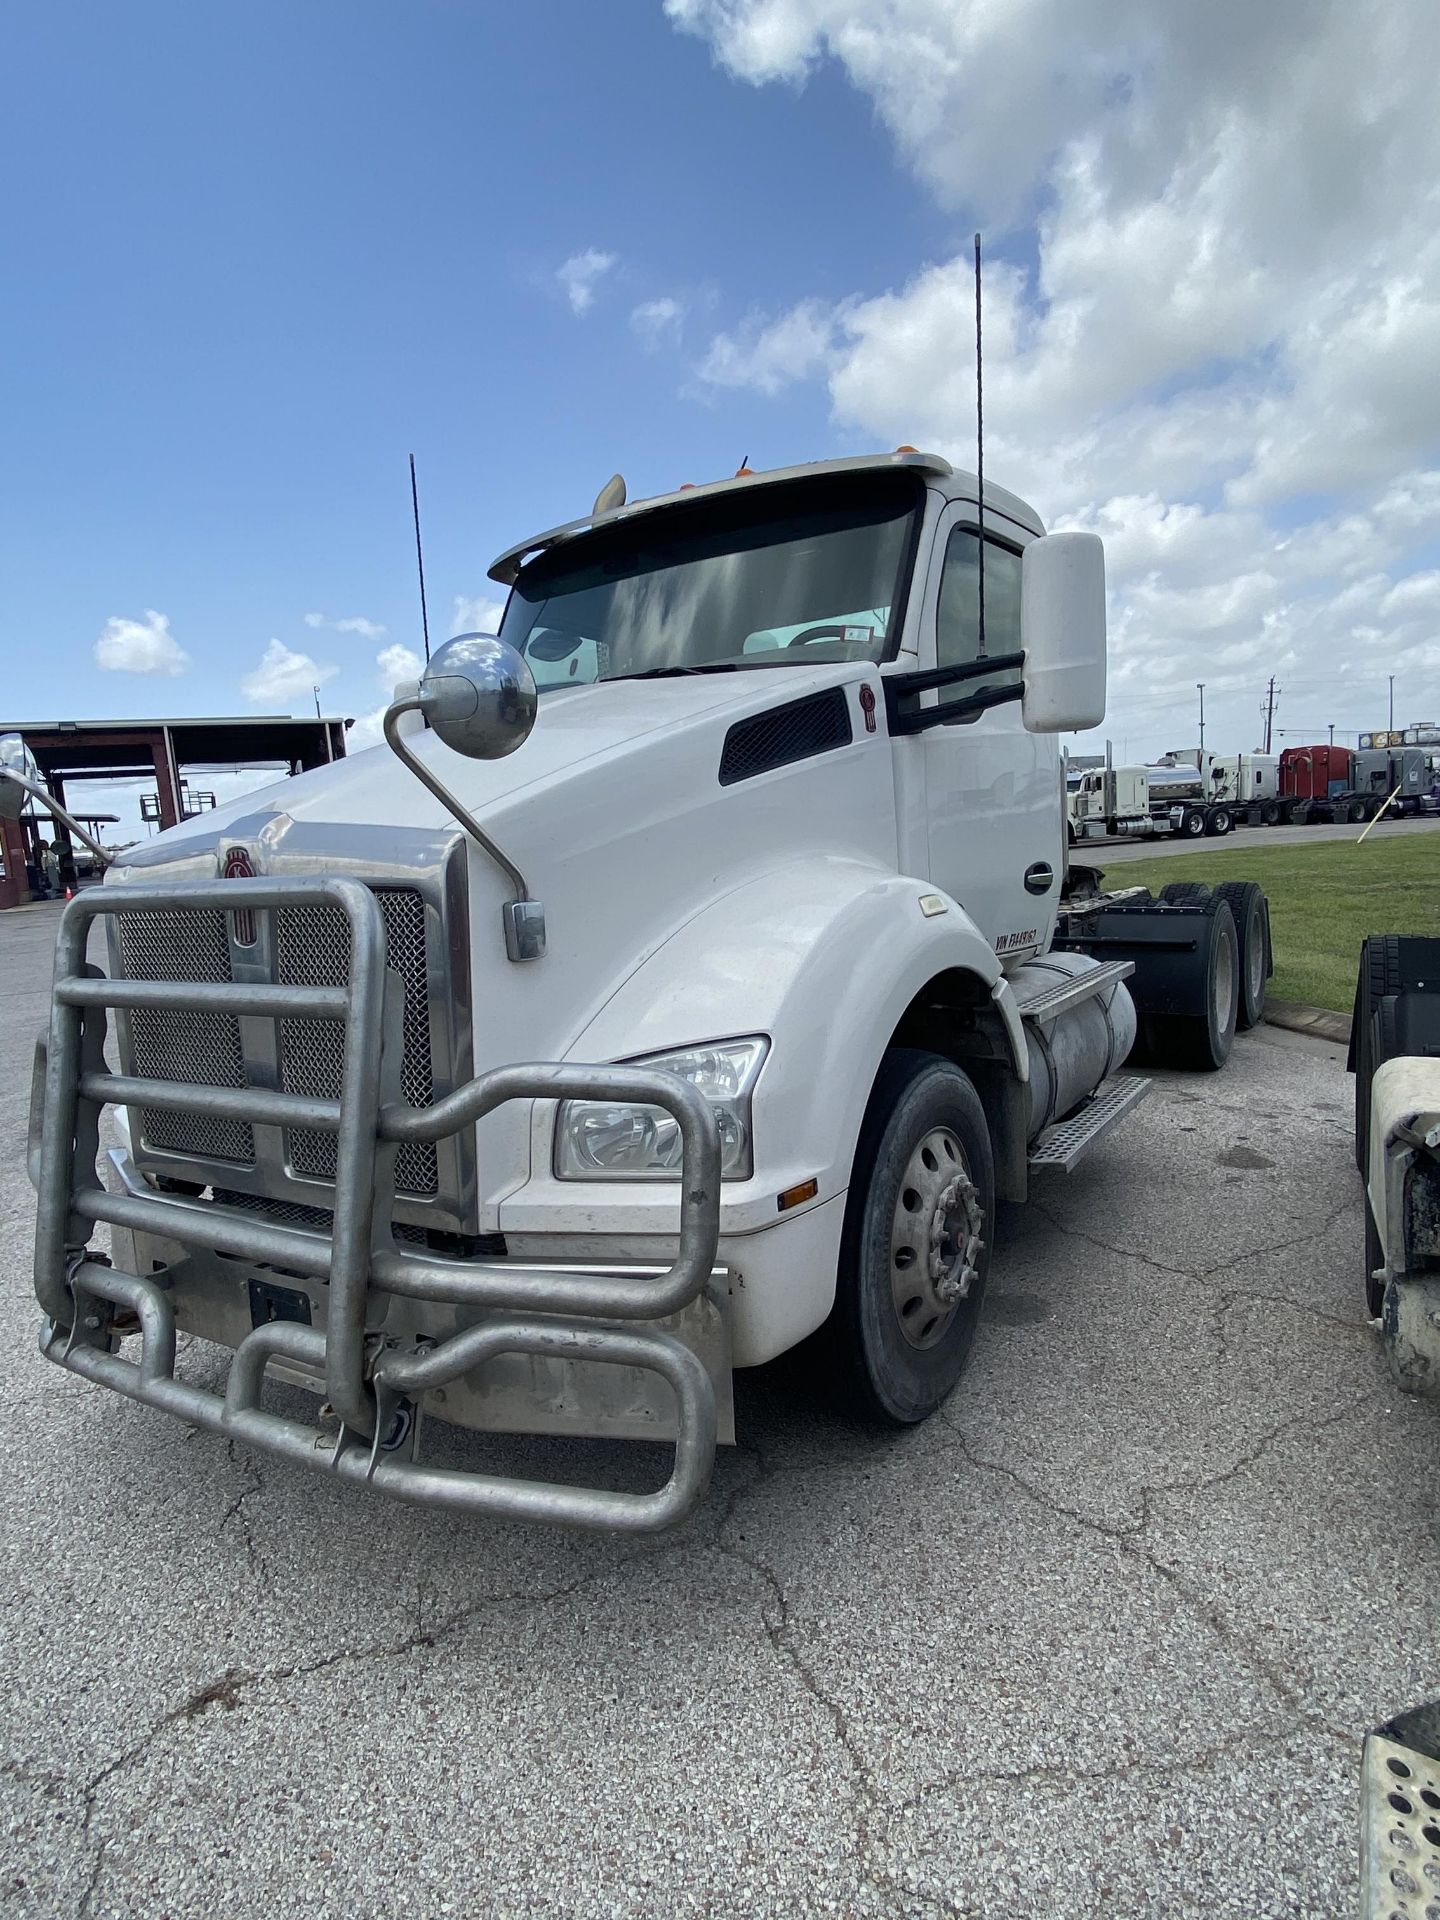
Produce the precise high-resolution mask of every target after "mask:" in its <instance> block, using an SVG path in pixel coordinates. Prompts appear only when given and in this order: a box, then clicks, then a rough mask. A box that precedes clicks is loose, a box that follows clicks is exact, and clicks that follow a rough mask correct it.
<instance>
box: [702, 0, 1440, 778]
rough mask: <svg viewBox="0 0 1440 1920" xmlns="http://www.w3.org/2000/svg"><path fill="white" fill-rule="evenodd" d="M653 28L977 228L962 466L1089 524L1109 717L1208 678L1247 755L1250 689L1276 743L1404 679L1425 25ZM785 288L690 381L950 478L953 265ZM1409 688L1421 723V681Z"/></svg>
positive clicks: (850, 4)
mask: <svg viewBox="0 0 1440 1920" xmlns="http://www.w3.org/2000/svg"><path fill="white" fill-rule="evenodd" d="M666 11H667V13H668V15H669V16H670V18H671V19H672V21H674V22H675V24H677V25H678V26H680V27H682V28H684V29H686V30H688V31H691V32H694V33H698V34H701V35H703V36H704V37H705V38H706V39H707V40H708V41H709V43H710V45H711V47H712V49H713V51H714V54H715V57H716V59H717V60H718V61H719V63H720V64H721V65H722V66H724V67H725V68H726V69H727V70H728V71H729V72H730V73H732V74H733V75H734V76H735V77H736V78H737V80H740V81H743V82H747V83H750V84H754V85H763V84H767V83H776V82H778V83H782V84H786V85H789V86H792V87H796V88H799V87H803V86H804V84H805V82H806V79H807V77H808V76H809V75H810V73H811V72H813V71H814V69H815V68H816V67H817V66H818V65H819V63H821V62H822V61H827V60H830V61H834V62H836V63H838V64H839V66H840V67H841V68H842V69H843V71H844V73H845V75H846V76H847V78H848V79H849V81H850V82H851V84H852V85H853V86H854V87H855V88H857V89H858V90H859V91H860V92H861V93H862V94H863V95H865V96H867V97H868V98H869V99H870V101H871V102H872V103H873V106H874V109H875V111H876V113H877V116H878V118H879V120H880V122H881V123H882V125H883V126H884V127H885V128H886V129H887V130H888V132H889V133H890V135H891V137H892V138H893V140H894V141H895V144H896V147H897V149H898V151H899V153H900V155H901V156H902V158H903V159H904V160H905V161H906V162H907V163H908V164H909V165H910V166H911V167H912V168H913V170H914V171H915V173H916V174H917V176H918V177H919V179H920V180H921V182H922V183H923V184H924V186H925V187H926V188H927V189H928V190H929V191H930V192H931V193H932V194H933V195H934V196H935V198H936V199H937V200H939V201H940V202H941V204H942V205H944V206H946V207H950V208H955V209H957V210H958V209H963V210H964V212H965V214H966V215H967V221H966V224H967V225H969V224H972V223H973V224H977V225H982V226H988V227H989V228H990V229H991V230H992V231H994V232H997V233H998V234H999V235H1000V236H1001V237H1000V241H999V244H998V245H995V246H993V247H992V248H991V249H990V250H989V258H988V264H987V271H986V283H985V296H986V359H985V369H986V382H985V386H986V393H985V399H986V405H985V415H986V428H987V444H986V471H987V474H990V475H993V476H994V477H995V478H996V479H997V480H998V481H1001V482H1002V483H1003V484H1005V485H1007V486H1011V487H1014V488H1015V489H1016V490H1017V491H1019V492H1021V493H1023V494H1025V495H1026V496H1027V497H1028V498H1030V499H1033V500H1034V501H1035V503H1036V504H1037V506H1039V508H1040V509H1041V511H1042V512H1043V513H1044V514H1045V515H1046V517H1047V519H1048V520H1049V521H1050V523H1051V524H1072V525H1085V526H1093V527H1095V528H1096V529H1097V530H1098V531H1100V532H1102V533H1103V534H1104V535H1105V538H1106V541H1107V547H1108V552H1109V563H1110V578H1111V583H1112V638H1113V649H1112V663H1113V670H1114V671H1113V684H1114V688H1115V697H1114V699H1113V700H1112V715H1113V716H1114V717H1115V718H1116V719H1117V720H1118V721H1119V722H1120V723H1121V724H1123V723H1125V722H1127V721H1129V720H1132V719H1133V720H1135V722H1136V724H1137V725H1138V724H1140V717H1141V716H1147V715H1148V716H1149V719H1148V720H1146V721H1145V724H1150V722H1151V721H1153V724H1154V725H1155V726H1156V727H1157V728H1159V727H1160V726H1161V725H1162V724H1163V725H1164V727H1165V730H1166V732H1167V733H1171V732H1175V731H1176V730H1177V728H1178V727H1179V726H1180V724H1181V721H1182V718H1184V719H1185V723H1186V724H1188V715H1189V711H1190V708H1189V703H1190V702H1191V701H1193V699H1194V685H1193V683H1194V682H1195V681H1196V680H1199V679H1204V680H1206V683H1207V714H1206V719H1207V727H1206V731H1207V737H1209V734H1210V731H1211V725H1212V713H1211V699H1212V694H1211V687H1212V685H1213V686H1215V688H1216V694H1217V696H1218V698H1219V699H1220V700H1221V701H1222V703H1223V702H1224V701H1225V700H1229V701H1230V702H1231V703H1232V704H1231V706H1230V707H1229V708H1228V709H1226V708H1225V707H1224V706H1223V704H1222V707H1221V710H1220V713H1219V715H1218V718H1217V720H1216V722H1215V724H1218V725H1220V726H1221V727H1222V728H1226V727H1229V728H1232V729H1233V730H1234V732H1235V738H1236V741H1237V742H1238V741H1240V740H1242V739H1244V740H1245V743H1246V744H1248V743H1249V742H1248V739H1247V738H1246V736H1248V735H1249V734H1250V733H1251V732H1252V731H1253V726H1252V724H1251V723H1252V719H1253V706H1254V703H1255V701H1256V700H1258V697H1259V691H1260V688H1261V687H1262V686H1263V684H1264V681H1265V680H1266V679H1267V678H1268V676H1269V674H1270V672H1272V671H1274V672H1276V673H1277V675H1279V674H1283V675H1284V676H1285V679H1286V687H1287V692H1286V696H1285V705H1286V706H1287V707H1288V709H1289V711H1290V713H1291V714H1293V715H1297V716H1298V718H1299V720H1300V721H1301V722H1304V721H1308V720H1311V719H1313V720H1314V721H1315V722H1316V723H1317V724H1318V723H1319V722H1321V721H1324V722H1326V723H1328V721H1329V720H1331V719H1335V720H1336V721H1337V724H1338V723H1343V722H1344V720H1345V717H1346V716H1348V724H1349V725H1350V726H1351V727H1352V728H1355V727H1366V726H1371V725H1374V724H1376V716H1377V714H1380V713H1381V712H1382V711H1383V709H1382V707H1381V705H1380V699H1381V695H1382V694H1384V692H1385V690H1386V689H1385V676H1386V674H1387V673H1388V671H1390V670H1392V669H1395V670H1401V671H1404V672H1406V673H1411V672H1413V673H1414V674H1416V675H1417V676H1418V673H1419V669H1420V667H1421V665H1422V664H1423V662H1424V661H1425V660H1427V659H1428V658H1429V657H1430V652H1429V650H1430V649H1432V648H1434V649H1436V650H1440V640H1437V639H1435V638H1434V637H1432V636H1433V635H1434V628H1433V626H1431V627H1426V626H1425V625H1424V620H1425V618H1426V617H1428V618H1430V619H1432V620H1433V619H1434V617H1435V614H1436V609H1435V608H1434V606H1433V604H1432V590H1431V588H1430V587H1429V585H1428V584H1426V582H1427V581H1428V577H1429V576H1428V572H1427V571H1426V570H1427V569H1433V565H1434V553H1433V546H1432V548H1431V550H1430V551H1428V552H1427V550H1426V543H1427V542H1432V543H1433V541H1434V538H1435V530H1436V525H1437V519H1436V516H1437V514H1440V381H1436V380H1435V379H1433V378H1432V377H1431V372H1430V369H1432V368H1433V367H1434V366H1435V365H1436V363H1437V360H1440V114H1437V113H1436V112H1435V111H1434V108H1433V101H1432V98H1431V95H1432V91H1433V90H1432V88H1431V86H1430V78H1429V77H1430V76H1431V75H1432V74H1433V73H1434V72H1435V71H1436V70H1437V67H1440V8H1434V7H1420V6H1398V7H1390V8H1377V9H1361V8H1355V7H1353V6H1349V5H1347V4H1345V0H1311V3H1310V4H1309V5H1308V6H1307V7H1306V8H1305V9H1304V10H1303V15H1302V14H1301V13H1300V12H1298V11H1297V10H1295V9H1293V8H1289V7H1276V6H1272V7H1265V6H1259V7H1257V6H1254V5H1253V4H1250V0H1214V4H1213V5H1211V6H1210V7H1206V8H1190V7H1175V8H1156V7H1154V6H1153V4H1151V0H1008V3H1007V4H1006V5H1004V6H998V5H982V4H978V0H977V3H975V4H969V5H964V6H961V5H957V4H955V0H666ZM805 294H806V289H804V288H803V287H798V288H796V289H795V295H796V298H795V299H794V300H793V301H792V303H791V304H790V305H789V307H788V308H787V309H785V310H784V311H781V312H777V313H771V314H769V315H763V316H752V317H751V318H750V319H749V320H747V321H745V322H743V323H742V324H741V325H740V326H739V327H735V328H731V329H730V330H728V331H726V332H723V333H721V334H719V335H717V337H716V338H715V339H714V340H713V341H712V343H711V345H710V347H709V350H708V352H707V353H706V354H705V356H704V357H703V359H702V362H701V367H700V372H701V375H702V378H703V379H705V380H706V381H708V382H710V383H711V384H712V385H715V386H719V387H737V386H738V387H748V388H750V389H752V390H754V391H756V392H759V393H762V394H767V395H774V394H779V393H781V392H782V391H783V390H784V389H785V388H787V387H788V386H790V385H791V384H793V383H795V382H799V381H819V382H823V383H824V384H825V387H826V389H827V390H828V394H829V399H830V405H831V410H832V414H833V417H834V420H835V423H836V426H837V428H838V430H839V433H840V435H841V436H842V438H843V440H844V441H845V442H846V443H847V444H849V445H875V444H879V445H881V446H893V445H894V444H896V442H897V441H910V442H913V443H915V444H917V445H928V446H932V447H935V448H936V449H937V450H938V451H940V452H943V453H945V454H947V455H948V456H949V457H950V458H951V459H953V460H955V461H956V463H957V464H959V465H962V466H965V467H973V465H974V420H975V413H974V392H975V389H974V374H975V368H974V354H973V337H974V335H973V327H974V312H973V300H974V288H973V280H972V260H971V257H970V252H969V249H968V248H966V249H964V250H962V251H960V252H957V254H956V255H955V256H954V257H953V258H950V259H943V260H937V261H933V262H931V263H929V264H921V263H919V262H917V263H916V266H915V268H914V271H913V272H912V273H911V275H910V276H909V277H908V279H907V280H906V281H905V282H904V283H903V284H901V285H898V286H895V287H891V288H888V289H886V288H876V287H868V288H867V287H866V286H864V284H863V281H862V280H861V278H860V276H859V274H857V278H856V284H855V286H854V289H853V291H852V292H851V293H849V294H848V295H847V296H846V297H845V298H843V299H841V300H832V301H828V302H822V301H817V300H815V299H813V298H806V297H805ZM1416 580H1419V581H1420V584H1412V582H1413V581H1416ZM1387 661H1388V662H1389V663H1390V664H1389V665H1387V664H1386V663H1387ZM1396 663H1400V664H1399V666H1398V667H1397V665H1396ZM1401 686H1402V683H1401V681H1398V680H1397V686H1396V708H1397V719H1398V718H1399V717H1400V712H1401V704H1400V702H1401ZM1410 697H1411V698H1412V699H1413V700H1414V701H1416V702H1422V703H1423V697H1424V696H1423V690H1422V687H1421V683H1420V681H1419V679H1418V677H1417V678H1416V682H1415V689H1414V692H1413V694H1412V695H1411V696H1410ZM1337 705H1339V706H1341V707H1342V712H1341V713H1336V712H1335V711H1334V708H1335V707H1336V706H1337ZM1312 706H1313V708H1314V709H1316V711H1314V712H1313V713H1312V712H1311V711H1309V709H1311V708H1312ZM1302 707H1303V710H1302ZM1327 709H1330V710H1329V711H1327ZM1167 713H1169V714H1170V715H1171V718H1170V719H1168V720H1166V719H1165V715H1166V714H1167ZM1382 723H1383V722H1382ZM1321 737H1323V735H1322V736H1321ZM1154 744H1159V743H1158V742H1156V743H1154Z"/></svg>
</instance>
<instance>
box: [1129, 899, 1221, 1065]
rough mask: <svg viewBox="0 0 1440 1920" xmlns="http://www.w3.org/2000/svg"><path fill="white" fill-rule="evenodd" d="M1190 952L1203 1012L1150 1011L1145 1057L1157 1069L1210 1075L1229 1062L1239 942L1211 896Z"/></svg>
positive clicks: (1147, 1023) (1218, 902)
mask: <svg viewBox="0 0 1440 1920" xmlns="http://www.w3.org/2000/svg"><path fill="white" fill-rule="evenodd" d="M1203 913H1204V932H1203V933H1202V935H1201V938H1200V941H1199V943H1198V945H1197V947H1196V950H1195V956H1194V957H1195V964H1196V967H1197V969H1199V970H1200V971H1201V973H1202V976H1203V990H1204V995H1205V1011H1204V1012H1203V1013H1195V1014H1182V1013H1153V1014H1151V1015H1149V1016H1148V1019H1147V1022H1146V1040H1147V1047H1146V1051H1147V1052H1148V1054H1149V1056H1150V1058H1151V1059H1152V1060H1154V1061H1155V1062H1156V1063H1157V1064H1158V1065H1160V1066H1166V1067H1185V1068H1189V1069H1192V1070H1194V1071H1196V1072H1200V1073H1214V1072H1216V1071H1217V1070H1218V1069H1219V1068H1221V1067H1223V1066H1224V1064H1225V1062H1226V1061H1227V1060H1228V1059H1229V1058H1230V1049H1231V1047H1232V1045H1233V1044H1234V1040H1235V1018H1236V1014H1237V1013H1238V1011H1239V1005H1240V941H1239V937H1238V936H1237V934H1236V932H1235V916H1234V915H1233V914H1232V913H1231V911H1230V906H1229V902H1228V901H1225V900H1220V899H1217V898H1215V897H1214V896H1213V895H1212V896H1211V898H1210V899H1209V900H1207V901H1206V903H1205V906H1204V908H1203Z"/></svg>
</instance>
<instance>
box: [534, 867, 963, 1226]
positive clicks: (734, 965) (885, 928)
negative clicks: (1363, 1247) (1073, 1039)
mask: <svg viewBox="0 0 1440 1920" xmlns="http://www.w3.org/2000/svg"><path fill="white" fill-rule="evenodd" d="M922 899H924V900H925V901H926V902H927V903H929V905H930V906H931V911H930V912H929V913H928V914H927V913H926V912H925V911H923V910H922V907H921V904H920V903H921V900H922ZM936 903H943V905H941V908H940V910H939V911H935V910H934V908H935V906H936ZM950 969H959V970H963V971H965V972H968V973H971V974H973V975H974V976H975V978H976V979H977V980H978V981H979V982H980V983H981V985H982V986H983V987H984V988H985V989H986V990H989V989H990V988H992V987H993V986H994V984H995V982H996V981H997V980H998V979H999V977H1000V966H999V962H998V961H997V960H996V958H995V955H994V953H993V951H992V950H991V948H990V946H989V944H988V943H987V941H986V940H985V938H984V936H983V935H982V934H981V933H980V931H979V930H978V928H977V927H976V926H975V924H974V922H973V921H972V920H971V919H970V918H969V916H968V915H967V914H966V913H965V912H964V910H963V909H962V908H961V907H959V906H957V905H956V903H955V902H954V901H953V900H951V899H949V898H948V897H947V896H946V895H944V894H937V893H936V892H935V890H934V889H933V888H930V887H928V886H926V885H925V884H924V883H923V882H922V881H917V880H912V879H906V878H903V877H901V876H898V875H896V874H894V873H891V872H887V871H884V870H882V869H879V868H876V867H874V866H869V865H865V864H862V863H860V862H852V861H848V860H839V859H819V860H809V861H804V862H799V861H797V862H795V863H793V864H791V865H787V866H785V867H782V868H777V869H775V870H774V871H772V872H769V873H766V874H763V875H761V876H759V877H758V878H756V879H754V880H751V881H749V882H747V883H746V884H745V885H744V886H742V887H740V888H738V889H737V890H736V891H735V892H733V893H730V894H727V895H726V896H725V897H724V898H723V899H720V900H717V901H716V902H715V903H714V904H713V905H712V906H710V907H708V908H706V909H705V910H704V912H702V913H700V914H698V915H696V916H695V918H693V919H692V920H690V921H688V922H687V923H686V924H685V925H684V926H683V927H681V928H679V929H678V931H677V932H676V933H674V934H673V935H672V936H671V938H670V939H669V940H667V941H666V942H665V944H664V945H663V946H662V947H660V948H659V949H658V950H657V951H656V952H655V953H653V954H652V955H651V956H650V958H649V959H648V960H646V961H645V962H644V963H643V964H642V965H641V966H640V967H639V968H637V970H636V971H635V972H634V973H633V974H632V975H631V976H630V978H629V979H628V980H627V981H626V982H625V984H624V986H623V987H621V988H620V990H619V991H618V992H617V993H616V994H615V995H614V996H613V997H612V998H611V999H610V1000H609V1001H608V1002H607V1003H606V1005H605V1006H604V1007H603V1008H602V1009H601V1011H600V1013H599V1014H598V1015H597V1016H596V1018H595V1019H594V1020H592V1022H591V1023H590V1025H589V1026H588V1027H587V1028H586V1030H585V1032H584V1033H583V1034H581V1035H580V1037H579V1038H578V1040H577V1041H576V1043H575V1046H574V1047H573V1049H572V1050H571V1055H570V1057H571V1058H573V1059H576V1060H618V1059H627V1058H633V1057H635V1056H636V1055H640V1054H647V1053H660V1052H664V1051H666V1050H667V1049H669V1048H673V1047H681V1046H687V1045H692V1044H694V1043H696V1042H699V1041H705V1040H722V1039H726V1038H730V1037H733V1036H738V1035H741V1034H748V1033H763V1034H767V1035H768V1036H769V1039H770V1054H769V1057H768V1059H767V1060H766V1062H765V1066H764V1069H763V1070H762V1072H761V1075H760V1078H759V1081H758V1083H757V1085H756V1089H755V1097H754V1128H755V1174H754V1177H753V1178H752V1179H751V1180H749V1181H746V1182H744V1183H729V1184H727V1187H726V1191H725V1204H724V1219H725V1225H726V1228H727V1230H728V1231H731V1232H735V1231H741V1232H744V1231H755V1230H757V1229H759V1228H762V1227H766V1226H772V1225H773V1224H774V1223H775V1219H776V1198H777V1196H778V1195H779V1194H780V1193H782V1192H784V1191H785V1190H786V1189H787V1188H789V1187H793V1186H797V1185H799V1184H800V1183H801V1182H803V1181H805V1180H808V1179H812V1178H813V1179H815V1180H816V1181H818V1183H819V1186H818V1192H817V1194H816V1196H815V1199H814V1200H813V1201H812V1202H810V1203H809V1204H811V1205H823V1203H824V1202H825V1201H826V1200H828V1199H832V1198H833V1197H834V1196H835V1195H836V1194H837V1193H840V1192H843V1190H844V1189H845V1187H846V1186H847V1185H848V1183H849V1178H850V1165H851V1161H852V1159H853V1157H854V1150H855V1141H856V1138H857V1136H858V1134H859V1131H860V1123H861V1120H862V1118H863V1117H864V1113H865V1106H866V1102H867V1101H868V1100H869V1097H870V1089H871V1087H872V1086H873V1084H874V1080H875V1075H876V1073H877V1071H878V1070H879V1066H880V1061H881V1058H882V1056H883V1054H884V1052H885V1049H886V1047H887V1045H888V1044H889V1041H890V1037H891V1035H892V1034H893V1033H894V1031H895V1029H896V1026H897V1025H898V1024H899V1021H900V1018H901V1016H902V1015H903V1014H904V1012H905V1009H906V1008H907V1007H908V1006H909V1004H910V1002H911V1001H912V1000H913V999H914V997H915V995H916V994H917V993H919V992H920V991H921V989H922V988H923V987H924V986H925V985H926V984H927V983H928V982H929V981H930V980H933V979H934V978H935V976H936V975H937V974H941V973H944V972H946V971H947V970H950Z"/></svg>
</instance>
